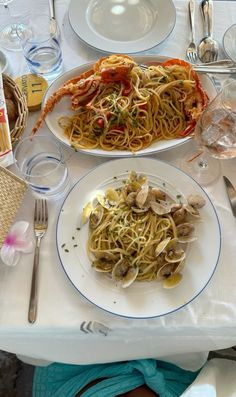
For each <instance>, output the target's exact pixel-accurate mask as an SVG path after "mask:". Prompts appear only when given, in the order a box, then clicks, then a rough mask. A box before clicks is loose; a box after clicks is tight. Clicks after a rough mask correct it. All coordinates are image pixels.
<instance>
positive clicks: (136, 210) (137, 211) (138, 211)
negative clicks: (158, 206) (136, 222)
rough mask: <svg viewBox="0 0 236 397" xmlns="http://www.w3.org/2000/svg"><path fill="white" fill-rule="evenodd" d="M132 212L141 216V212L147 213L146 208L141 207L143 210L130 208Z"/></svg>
mask: <svg viewBox="0 0 236 397" xmlns="http://www.w3.org/2000/svg"><path fill="white" fill-rule="evenodd" d="M131 209H132V211H133V212H136V214H142V213H143V212H147V211H148V208H147V207H143V208H136V207H131Z"/></svg>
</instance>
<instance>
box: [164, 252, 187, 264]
mask: <svg viewBox="0 0 236 397" xmlns="http://www.w3.org/2000/svg"><path fill="white" fill-rule="evenodd" d="M185 256H186V253H185V251H184V250H183V249H170V250H169V251H167V252H166V254H165V260H166V262H168V263H176V262H180V261H182V260H184V259H185Z"/></svg>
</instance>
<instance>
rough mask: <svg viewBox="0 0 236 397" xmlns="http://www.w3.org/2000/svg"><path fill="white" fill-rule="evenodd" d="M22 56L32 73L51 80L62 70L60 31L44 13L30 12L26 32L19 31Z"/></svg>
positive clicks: (54, 22)
mask: <svg viewBox="0 0 236 397" xmlns="http://www.w3.org/2000/svg"><path fill="white" fill-rule="evenodd" d="M19 38H20V41H21V46H22V50H23V54H24V57H25V59H26V62H27V64H28V67H29V69H30V71H31V72H32V73H35V74H38V75H41V76H43V77H44V78H46V79H47V80H53V79H54V78H56V77H57V76H58V75H59V74H60V73H61V71H62V53H61V47H60V32H59V27H58V25H57V23H56V21H53V24H52V20H51V18H50V16H49V15H46V14H31V16H30V18H29V23H28V29H27V31H26V32H21V31H19Z"/></svg>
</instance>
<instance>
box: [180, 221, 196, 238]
mask: <svg viewBox="0 0 236 397" xmlns="http://www.w3.org/2000/svg"><path fill="white" fill-rule="evenodd" d="M176 230H177V236H178V238H179V237H182V236H184V237H186V236H190V235H191V234H192V232H193V231H194V226H193V225H192V223H188V222H185V223H181V224H180V225H178V226H177V227H176Z"/></svg>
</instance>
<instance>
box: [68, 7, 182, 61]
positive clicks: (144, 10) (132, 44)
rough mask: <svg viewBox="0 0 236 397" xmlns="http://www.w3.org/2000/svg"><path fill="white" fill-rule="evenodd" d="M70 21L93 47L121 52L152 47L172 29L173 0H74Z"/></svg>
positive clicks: (174, 12)
mask: <svg viewBox="0 0 236 397" xmlns="http://www.w3.org/2000/svg"><path fill="white" fill-rule="evenodd" d="M69 21H70V24H71V27H72V29H73V30H74V32H75V33H76V34H77V35H78V36H79V38H80V39H81V40H83V41H84V42H85V43H87V44H89V45H90V46H91V47H93V48H96V49H98V50H100V51H104V52H116V53H117V54H124V53H129V54H131V53H135V52H140V51H145V50H149V49H150V48H153V47H155V46H156V45H158V44H160V43H161V42H162V41H164V40H165V39H166V38H167V37H168V36H169V34H170V33H171V32H172V30H173V28H174V26H175V21H176V10H175V6H174V4H173V1H172V0H90V1H87V0H79V1H78V0H71V2H70V5H69Z"/></svg>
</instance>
